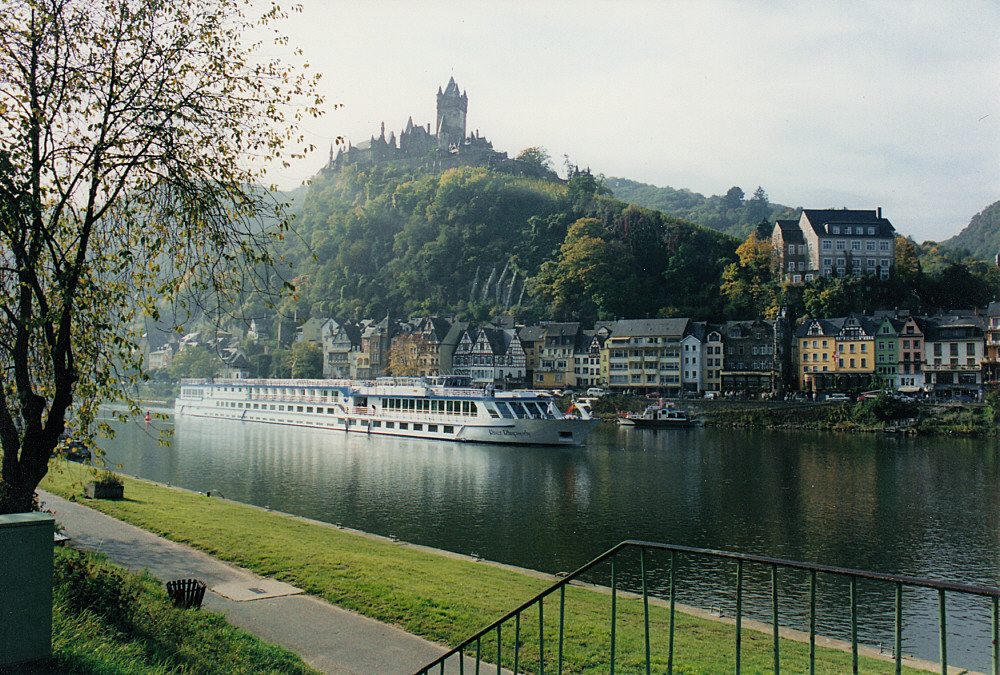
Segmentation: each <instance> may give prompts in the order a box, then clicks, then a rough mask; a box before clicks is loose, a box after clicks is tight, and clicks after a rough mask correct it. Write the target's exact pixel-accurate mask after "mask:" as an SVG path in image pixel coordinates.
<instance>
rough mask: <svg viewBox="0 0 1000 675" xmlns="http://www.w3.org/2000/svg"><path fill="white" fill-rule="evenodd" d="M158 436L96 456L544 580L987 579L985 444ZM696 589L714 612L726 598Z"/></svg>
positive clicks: (991, 506) (199, 428) (748, 438)
mask: <svg viewBox="0 0 1000 675" xmlns="http://www.w3.org/2000/svg"><path fill="white" fill-rule="evenodd" d="M175 432H176V433H175V438H174V442H173V444H172V445H171V446H170V447H158V446H157V444H156V443H155V441H154V440H152V439H150V438H149V437H148V436H147V435H146V434H145V432H144V430H143V429H142V427H141V424H140V425H139V426H135V425H132V426H126V427H123V428H122V429H121V432H120V433H119V435H118V437H117V438H116V439H114V440H113V441H109V442H107V444H106V447H107V451H108V455H109V459H110V460H111V461H112V462H118V463H121V464H122V465H123V466H124V468H125V470H126V471H128V472H129V473H135V474H138V475H141V476H144V477H147V478H151V479H153V480H157V481H161V482H166V483H171V484H174V485H180V486H183V487H186V488H190V489H193V490H200V491H208V490H212V491H215V492H216V493H221V494H222V495H224V496H225V497H228V498H230V499H235V500H238V501H243V502H248V503H252V504H258V505H266V506H270V507H271V508H275V509H278V510H281V511H287V512H291V513H296V514H299V515H304V516H308V517H311V518H316V519H319V520H324V521H328V522H340V523H343V524H344V525H347V526H350V527H355V528H358V529H361V530H365V531H369V532H375V533H380V534H386V535H389V534H392V535H395V536H397V537H399V538H401V539H404V540H407V541H412V542H415V543H420V544H425V545H429V546H435V547H438V548H443V549H447V550H452V551H458V552H462V553H476V554H478V555H481V556H483V557H485V558H488V559H491V560H497V561H500V562H506V563H510V564H515V565H521V566H524V567H530V568H534V569H540V570H545V571H549V572H556V571H562V570H571V569H574V568H576V567H578V566H580V565H582V564H583V563H585V562H586V561H588V560H590V559H591V558H593V557H595V556H596V555H598V554H599V553H601V552H603V551H605V550H607V549H608V548H611V547H612V546H613V545H615V544H616V543H618V542H619V541H621V540H623V539H646V540H652V541H661V542H667V543H673V544H683V545H687V546H696V547H703V548H713V549H721V550H730V551H740V552H745V553H758V554H761V555H767V556H773V557H781V558H790V559H793V560H803V561H810V562H817V563H822V564H827V565H834V566H842V567H852V568H860V569H867V570H874V571H880V572H888V573H897V574H906V575H911V576H919V577H931V578H938V579H950V580H955V581H962V582H967V583H980V584H986V585H991V586H997V585H1000V482H998V451H997V446H996V444H995V443H994V442H992V441H988V442H987V441H970V440H954V439H907V438H889V437H882V436H872V435H850V436H839V435H831V434H809V433H794V434H793V433H784V434H782V433H763V432H758V433H754V432H750V433H747V432H731V431H725V430H714V429H678V430H667V431H657V430H648V429H625V428H622V429H619V428H613V427H612V428H599V429H598V430H597V431H596V432H595V433H594V434H592V435H591V437H590V439H588V442H587V445H586V446H584V447H580V448H542V447H506V446H479V445H466V444H458V443H444V442H431V441H420V440H414V439H402V438H399V439H393V438H386V437H377V438H371V437H366V436H363V435H358V434H351V435H346V434H343V433H336V432H334V433H331V432H329V431H320V430H314V429H292V428H287V427H279V426H272V425H262V424H252V423H242V422H237V421H218V420H198V419H190V418H183V419H182V420H180V422H179V424H178V425H177V428H176V430H175ZM686 573H687V574H688V579H690V580H691V581H692V584H691V587H692V588H694V587H698V588H699V589H700V590H702V591H704V589H705V588H706V584H708V583H709V579H711V578H715V579H718V578H719V577H717V576H714V577H713V575H711V574H709V570H708V569H699V568H698V567H697V566H696V565H693V564H692V565H690V566H689V568H688V569H687V570H686ZM732 574H733V572H732V571H727V572H725V575H729V576H732ZM725 575H723V578H725ZM752 580H753V578H752V577H751V578H748V592H750V593H751V595H752V596H753V597H755V598H758V599H759V600H760V601H761V603H766V601H767V597H768V596H767V593H769V585H768V584H769V582H766V583H762V584H761V585H760V588H757V586H755V585H754V584H751V583H749V582H750V581H752ZM712 583H715V582H712ZM804 583H805V582H803V581H802V580H797V579H795V578H794V577H789V578H788V579H787V581H783V583H782V593H783V594H787V595H789V596H791V595H796V596H797V597H804V591H803V590H802V589H803V588H806V587H807V586H804V585H803V584H804ZM862 591H863V595H862V602H863V603H869V604H870V606H871V607H872V611H871V619H866V621H868V622H869V623H870V624H871V626H872V627H873V630H874V633H873V635H876V636H879V637H878V638H877V639H882V640H884V641H885V642H886V643H889V644H891V632H890V633H888V634H887V633H886V629H887V627H890V628H891V618H892V617H891V598H890V604H889V605H888V607H889V609H888V610H887V609H886V605H885V604H884V602H883V601H884V600H885V599H886V593H889V594H890V595H891V590H889V591H885V590H882V589H876V588H871V589H869V588H862ZM712 594H713V598H712V600H711V602H717V603H718V604H719V605H720V606H725V605H726V603H729V602H731V601H732V597H731V596H732V593H731V592H730V591H729V590H728V589H725V588H721V587H718V588H715V590H713V591H712ZM822 595H826V596H827V597H828V598H830V599H829V600H826V601H825V602H827V604H828V605H829V606H828V612H827V614H826V616H825V617H824V618H823V619H822V620H821V624H822V625H823V626H824V629H825V630H827V632H834V633H840V634H842V633H843V630H842V627H843V626H844V625H845V623H844V622H845V616H846V612H847V603H846V597H847V595H846V590H844V588H841V587H837V585H836V584H830V588H824V589H822ZM908 601H909V600H908ZM914 601H915V602H919V605H920V609H921V611H920V613H919V616H917V617H915V618H914V619H912V620H910V622H909V623H908V625H907V627H906V633H907V635H908V638H907V642H906V650H907V652H912V653H917V654H919V655H921V656H924V657H926V658H936V645H937V642H936V637H933V636H934V635H936V633H935V628H934V622H935V621H936V605H935V604H934V603H935V599H934V598H919V599H918V598H916V597H914ZM692 602H694V601H693V599H692ZM695 604H702V605H705V604H707V603H706V602H705V601H704V600H702V601H700V602H697V603H695ZM758 606H759V607H766V604H760V605H758ZM783 611H784V610H783ZM789 611H790V612H791V614H790V616H793V615H795V614H799V615H802V614H803V612H804V611H805V610H803V609H801V608H800V609H797V610H796V609H792V610H789ZM951 611H952V613H953V614H954V615H955V618H954V619H953V621H954V622H955V625H954V630H955V633H954V634H951V635H949V651H950V653H951V654H952V655H953V659H952V660H953V661H958V660H960V659H961V658H963V657H967V658H970V659H971V658H972V657H970V656H968V653H969V652H970V651H971V650H974V649H980V650H981V647H977V646H976V643H977V641H979V640H980V638H981V637H982V636H981V634H980V633H981V631H980V630H979V629H978V627H979V626H988V625H989V624H988V621H985V620H984V621H983V622H981V623H980V622H978V621H972V620H968V619H966V620H965V623H959V622H960V620H961V617H962V616H965V615H969V616H972V617H974V618H975V617H979V616H980V615H981V614H982V611H981V610H980V609H979V608H976V607H973V606H971V605H970V606H966V605H964V604H962V603H956V604H954V606H953V607H952V608H951ZM765 613H766V612H765ZM950 633H951V631H950ZM964 665H968V666H972V667H978V668H979V669H985V662H984V663H979V662H974V663H966V664H964Z"/></svg>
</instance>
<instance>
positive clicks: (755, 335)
mask: <svg viewBox="0 0 1000 675" xmlns="http://www.w3.org/2000/svg"><path fill="white" fill-rule="evenodd" d="M720 332H721V334H722V341H723V357H722V372H721V374H720V378H721V383H720V387H721V388H722V391H724V392H734V393H742V394H747V395H756V394H761V393H765V392H774V391H777V390H779V389H780V386H779V384H780V380H781V375H780V358H781V357H782V356H783V355H784V353H785V346H784V340H785V335H784V331H783V329H782V328H781V327H780V325H779V322H777V321H766V320H764V319H755V320H752V321H727V322H726V323H724V324H723V325H722V327H721V331H720Z"/></svg>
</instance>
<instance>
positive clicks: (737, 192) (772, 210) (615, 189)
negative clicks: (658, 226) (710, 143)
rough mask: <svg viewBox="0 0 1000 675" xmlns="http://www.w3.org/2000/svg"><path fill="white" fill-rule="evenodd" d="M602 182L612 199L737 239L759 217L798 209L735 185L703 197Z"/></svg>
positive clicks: (624, 180) (792, 215) (617, 180)
mask: <svg viewBox="0 0 1000 675" xmlns="http://www.w3.org/2000/svg"><path fill="white" fill-rule="evenodd" d="M606 183H607V186H608V188H610V189H611V192H612V193H613V194H614V196H615V198H617V199H620V200H622V201H624V202H627V203H631V204H638V205H639V206H643V207H645V208H647V209H655V210H657V211H662V212H663V213H667V214H669V215H671V216H674V217H675V218H681V219H683V220H686V221H688V222H691V223H697V224H698V225H703V226H705V227H710V228H712V229H713V230H718V231H719V232H725V233H727V234H731V235H733V236H735V237H739V238H741V239H742V238H744V237H746V236H747V235H748V234H750V231H751V230H752V229H754V228H755V227H756V226H757V224H758V223H760V222H761V221H762V220H769V221H770V222H772V223H773V222H774V220H775V218H797V217H798V215H799V213H800V211H801V209H794V208H791V207H789V206H782V205H781V204H772V203H771V202H770V201H769V200H768V198H767V193H766V192H764V190H763V188H760V187H758V188H757V189H756V190H755V191H754V193H753V194H752V195H750V196H749V197H747V195H745V194H744V192H743V190H742V189H740V188H738V187H732V188H730V189H729V190H728V191H727V192H726V194H725V195H712V196H711V197H706V196H704V195H702V194H698V193H697V192H691V191H690V190H675V189H674V188H671V187H656V186H655V185H649V184H647V183H639V182H636V181H634V180H629V179H627V178H609V179H607V181H606Z"/></svg>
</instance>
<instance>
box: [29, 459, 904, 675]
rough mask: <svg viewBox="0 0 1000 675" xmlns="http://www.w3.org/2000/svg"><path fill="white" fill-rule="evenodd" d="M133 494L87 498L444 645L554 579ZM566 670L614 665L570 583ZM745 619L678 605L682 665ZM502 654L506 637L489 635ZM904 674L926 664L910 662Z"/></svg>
mask: <svg viewBox="0 0 1000 675" xmlns="http://www.w3.org/2000/svg"><path fill="white" fill-rule="evenodd" d="M88 471H89V470H88V469H87V468H86V467H83V466H80V465H77V464H69V465H66V464H60V465H58V466H56V465H54V466H53V469H52V470H50V472H49V475H48V476H47V477H46V479H45V481H44V482H43V484H42V486H41V487H42V488H44V489H46V490H49V491H51V492H55V493H57V494H60V495H62V496H64V497H68V498H74V497H77V498H79V496H80V495H81V494H82V482H83V481H86V480H88V479H89V473H88ZM125 497H126V499H125V500H123V501H102V500H93V501H88V502H87V504H88V505H89V506H92V507H93V508H96V509H98V510H100V511H102V512H104V513H106V514H108V515H111V516H114V517H116V518H120V519H121V520H124V521H126V522H129V523H132V524H135V525H138V526H139V527H142V528H144V529H146V530H149V531H151V532H155V533H157V534H160V535H163V536H165V537H167V538H169V539H172V540H174V541H178V542H182V543H185V544H188V545H191V546H193V547H195V548H198V549H201V550H203V551H205V552H207V553H210V554H211V555H214V556H216V557H218V558H221V559H223V560H227V561H229V562H231V563H234V564H236V565H240V566H242V567H246V568H248V569H250V570H253V571H254V572H256V573H257V574H260V575H263V576H270V577H274V578H276V579H279V580H281V581H285V582H287V583H290V584H294V585H295V586H298V587H300V588H302V589H304V590H305V591H306V592H308V593H311V594H313V595H316V596H319V597H322V598H325V599H327V600H329V601H330V602H333V603H335V604H337V605H340V606H341V607H345V608H348V609H351V610H354V611H357V612H359V613H361V614H364V615H366V616H370V617H372V618H375V619H378V620H380V621H385V622H388V623H392V624H396V625H398V626H400V627H402V628H403V629H405V630H407V631H409V632H411V633H414V634H417V635H421V636H424V637H426V638H428V639H431V640H434V641H437V642H440V643H444V644H452V645H454V644H458V643H459V642H461V641H462V640H463V639H465V638H466V637H468V636H469V635H471V634H472V633H473V632H475V631H476V630H478V629H479V628H482V627H483V626H486V625H489V623H491V622H492V621H494V620H495V619H497V618H499V617H500V616H502V615H503V614H505V613H506V612H508V611H510V610H511V609H513V608H515V607H516V606H518V605H520V604H521V603H522V602H524V601H525V600H527V599H529V598H531V597H532V596H534V595H535V594H537V593H539V592H540V591H542V590H543V589H545V588H547V587H548V586H550V585H551V583H550V582H549V581H546V580H543V579H538V578H535V577H533V576H530V575H525V574H521V573H518V572H516V571H511V570H507V569H502V568H499V567H496V566H493V565H488V564H482V563H477V562H473V561H470V560H467V559H456V558H452V557H448V556H443V555H439V554H436V553H433V552H427V551H423V550H416V549H415V548H413V547H409V546H406V545H403V544H398V543H392V542H387V541H383V540H380V539H376V538H371V537H365V536H359V535H356V534H352V533H348V532H344V531H341V530H339V529H337V528H334V527H326V526H322V525H317V524H313V523H306V522H302V521H300V520H297V519H294V518H290V517H288V516H285V515H282V514H277V513H271V512H268V511H264V510H261V509H256V508H252V507H247V506H243V505H238V504H233V503H228V502H225V501H221V500H218V499H212V498H208V497H204V496H202V495H199V494H196V493H192V492H186V491H183V490H177V489H173V488H168V487H165V486H161V485H156V484H153V483H150V482H147V481H142V480H137V479H132V478H127V477H126V478H125ZM617 606H618V623H617V641H616V667H617V669H618V671H619V672H629V673H632V672H644V669H643V667H642V666H643V663H644V641H643V629H642V612H643V608H642V604H641V602H638V601H632V600H625V599H623V598H619V599H618V601H617ZM565 611H566V613H565V627H566V642H565V646H564V653H563V667H564V672H579V673H585V672H597V671H603V672H606V671H607V662H608V654H609V651H610V597H609V596H608V595H606V594H602V593H598V592H595V591H592V590H588V589H586V588H580V587H572V586H571V587H569V588H568V589H567V592H566V610H565ZM544 621H545V632H544V635H545V638H544V639H545V653H546V656H545V664H546V670H547V671H550V672H553V671H554V667H553V666H554V664H555V660H556V649H557V646H556V642H557V640H556V638H557V636H558V632H559V628H558V621H559V606H558V603H557V601H554V600H553V601H546V604H545V612H544ZM650 622H651V634H652V636H653V639H652V654H653V655H652V661H653V670H654V672H663V671H665V667H666V659H667V637H666V636H667V630H668V625H669V614H668V611H667V610H666V609H664V608H663V607H659V606H655V605H651V606H650ZM513 632H514V631H513V629H512V627H506V626H505V627H504V629H503V632H502V639H503V642H504V645H503V654H504V656H503V658H504V660H505V663H506V665H508V666H510V665H511V663H512V658H513V644H512V642H513ZM538 633H539V629H538V612H537V610H532V611H530V612H529V613H527V614H526V615H525V616H524V617H523V618H522V621H521V640H522V644H521V648H520V662H519V665H520V668H521V669H522V670H525V669H527V670H528V672H537V667H538ZM734 637H735V633H734V629H733V628H732V626H728V625H725V624H723V623H719V622H716V621H710V620H706V619H701V618H697V617H692V616H688V615H685V614H681V613H678V614H677V618H676V636H675V654H674V672H675V673H679V674H696V673H704V674H706V675H707V674H713V675H714V674H716V673H723V672H732V671H733V649H732V647H733V643H734ZM770 640H771V638H770V635H768V634H762V633H755V632H753V631H750V630H747V629H746V628H744V632H743V656H742V668H743V672H744V673H765V672H771V667H772V658H773V657H772V653H771V641H770ZM483 654H484V655H487V657H488V658H490V659H491V660H492V659H493V658H495V654H496V646H495V638H493V637H491V638H490V640H488V641H484V643H483ZM780 656H781V668H782V671H783V672H807V671H808V665H807V664H808V660H807V659H808V645H806V644H803V643H799V642H795V641H791V640H785V641H783V642H782V644H781V653H780ZM816 668H817V672H821V673H841V672H850V670H851V662H850V654H847V653H844V652H842V651H840V650H835V649H822V648H820V649H818V654H817V664H816ZM860 670H861V672H864V673H887V674H888V673H893V672H894V665H893V664H891V663H888V662H885V661H879V660H875V659H869V658H864V657H863V659H862V662H861V664H860ZM904 672H908V673H916V672H923V671H917V670H914V669H910V668H904Z"/></svg>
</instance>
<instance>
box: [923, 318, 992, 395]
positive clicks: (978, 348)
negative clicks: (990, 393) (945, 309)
mask: <svg viewBox="0 0 1000 675" xmlns="http://www.w3.org/2000/svg"><path fill="white" fill-rule="evenodd" d="M985 353H986V321H985V320H984V317H983V316H981V315H979V314H978V313H971V314H970V313H960V312H955V313H947V314H938V315H935V316H932V317H929V320H928V322H927V330H926V333H925V336H924V363H923V371H924V378H925V379H924V388H925V390H928V391H933V392H934V395H935V396H937V397H939V398H951V397H956V396H964V397H969V398H978V397H979V396H980V395H981V394H982V393H983V372H982V369H983V359H984V356H985Z"/></svg>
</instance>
